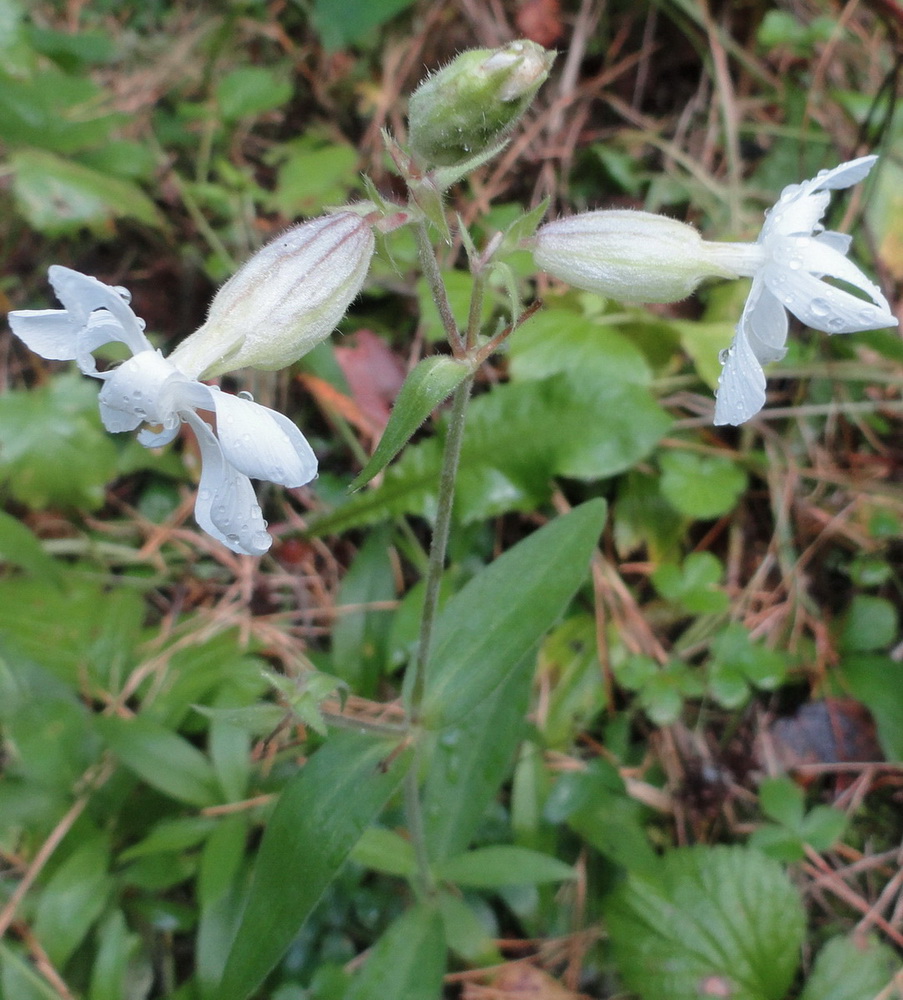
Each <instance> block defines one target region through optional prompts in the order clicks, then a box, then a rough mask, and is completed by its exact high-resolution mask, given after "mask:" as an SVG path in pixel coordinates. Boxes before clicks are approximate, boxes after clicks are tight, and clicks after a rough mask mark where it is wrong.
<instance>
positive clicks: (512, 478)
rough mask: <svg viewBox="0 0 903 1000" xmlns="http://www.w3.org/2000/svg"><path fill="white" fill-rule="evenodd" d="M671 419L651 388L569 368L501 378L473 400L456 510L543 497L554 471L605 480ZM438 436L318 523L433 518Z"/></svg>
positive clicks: (473, 517)
mask: <svg viewBox="0 0 903 1000" xmlns="http://www.w3.org/2000/svg"><path fill="white" fill-rule="evenodd" d="M669 424H670V419H669V417H668V416H667V414H666V413H665V412H664V411H663V410H662V409H661V407H659V405H658V404H657V403H656V402H655V400H654V399H653V398H652V396H651V395H650V393H649V391H648V390H647V389H646V388H645V387H643V386H640V385H636V384H634V383H631V382H626V381H614V380H612V381H608V382H601V383H599V384H598V385H595V386H593V387H592V388H591V387H590V386H589V385H588V384H583V383H580V382H577V383H576V384H575V382H574V381H573V379H572V378H571V376H570V374H565V373H559V374H556V375H551V376H549V377H548V378H545V379H535V380H530V381H522V382H512V383H508V384H505V385H499V386H495V387H494V388H493V389H492V390H491V391H490V392H488V393H486V394H485V395H483V396H479V397H477V398H476V399H474V400H473V402H472V403H471V404H470V408H469V409H468V412H467V425H466V429H465V433H464V443H463V447H462V453H461V463H460V468H459V473H458V484H457V489H456V491H455V505H456V506H455V511H456V517H457V518H458V519H459V520H460V521H462V522H464V523H475V522H478V521H482V520H485V519H486V518H487V517H493V516H495V515H497V514H501V513H504V512H505V511H509V510H533V509H535V507H536V506H537V505H539V504H542V503H545V502H546V501H547V500H548V499H549V497H550V495H551V491H552V485H553V479H554V477H555V476H568V477H571V478H575V479H581V480H595V479H604V478H607V477H610V476H614V475H617V474H619V473H621V472H624V471H625V470H626V469H629V468H630V467H631V466H632V465H634V464H635V463H636V462H638V461H639V460H640V459H642V458H644V457H645V456H646V455H648V454H649V452H650V451H651V450H652V449H653V448H654V447H655V445H656V444H657V443H658V441H659V440H660V439H661V437H662V436H663V435H664V433H665V432H666V430H667V428H668V426H669ZM441 460H442V459H441V449H440V447H439V443H438V441H437V440H436V439H435V438H431V439H428V440H426V441H423V442H420V443H418V444H415V445H409V446H408V448H407V449H406V450H405V452H404V454H403V455H402V456H401V458H400V459H399V460H398V461H397V462H395V463H394V464H393V465H392V466H390V467H389V468H387V469H386V471H385V476H384V479H383V482H382V483H381V484H380V486H379V487H378V488H376V489H374V490H371V491H369V492H368V493H365V494H358V495H356V496H354V497H352V498H350V499H349V500H348V502H347V503H345V504H344V505H342V506H341V507H340V508H339V509H337V510H336V511H334V512H333V513H331V514H328V515H325V516H323V517H322V518H320V519H319V520H318V521H316V522H315V524H314V525H313V531H314V532H315V533H316V534H322V533H324V532H332V531H343V530H345V529H347V528H349V527H357V526H360V525H365V524H373V523H376V522H378V521H381V520H385V519H387V518H389V517H394V516H397V515H399V514H404V513H410V514H418V515H420V516H423V517H427V518H430V517H432V516H433V514H434V511H435V504H436V500H435V497H436V491H437V489H438V481H439V470H440V466H441Z"/></svg>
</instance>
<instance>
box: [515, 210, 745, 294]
mask: <svg viewBox="0 0 903 1000" xmlns="http://www.w3.org/2000/svg"><path fill="white" fill-rule="evenodd" d="M717 249H718V244H715V243H706V242H705V241H704V240H703V239H702V237H701V236H700V235H699V233H698V232H697V231H696V230H695V229H694V228H693V227H692V226H688V225H687V224H686V223H684V222H678V221H677V220H676V219H668V218H666V217H665V216H664V215H654V214H653V213H651V212H633V211H629V210H623V211H605V212H585V213H583V214H582V215H573V216H571V217H570V218H567V219H558V220H557V221H555V222H549V223H546V225H544V226H542V227H541V228H540V229H539V231H538V232H537V233H536V236H535V237H534V240H533V259H534V260H535V261H536V264H537V266H538V267H540V268H542V270H543V271H548V272H549V274H553V275H555V277H556V278H560V279H561V280H562V281H566V282H567V283H568V284H569V285H573V286H574V287H575V288H582V289H584V290H585V291H588V292H596V293H598V294H599V295H605V296H608V297H610V298H613V299H618V300H619V301H621V302H676V301H677V300H678V299H684V298H686V297H687V296H688V295H690V294H691V292H692V291H693V290H694V289H695V288H696V286H697V285H698V284H699V282H700V281H702V280H703V278H736V277H737V276H738V275H737V273H736V272H735V271H731V270H729V269H728V268H727V267H725V266H724V265H723V264H722V263H719V262H718V260H716V256H717Z"/></svg>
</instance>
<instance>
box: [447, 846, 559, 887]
mask: <svg viewBox="0 0 903 1000" xmlns="http://www.w3.org/2000/svg"><path fill="white" fill-rule="evenodd" d="M435 874H436V875H437V876H438V877H439V878H441V879H444V880H445V881H446V882H455V883H457V884H458V885H467V886H472V887H474V888H477V889H497V888H500V887H502V886H506V885H540V884H542V883H544V882H567V881H569V880H570V879H573V878H574V877H575V872H574V869H573V868H572V867H571V866H570V865H566V864H565V863H564V862H563V861H559V860H558V858H554V857H552V856H551V855H548V854H542V853H541V852H540V851H534V850H531V849H530V848H528V847H517V846H515V845H511V844H496V845H493V846H490V847H478V848H476V850H473V851H468V852H467V853H466V854H458V855H456V856H455V857H453V858H448V859H447V860H446V861H443V862H442V864H440V865H438V866H437V867H436V868H435Z"/></svg>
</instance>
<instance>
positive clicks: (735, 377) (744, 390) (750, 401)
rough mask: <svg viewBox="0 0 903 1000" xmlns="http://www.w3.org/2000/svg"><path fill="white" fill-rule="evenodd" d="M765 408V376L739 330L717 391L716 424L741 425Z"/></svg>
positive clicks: (730, 348)
mask: <svg viewBox="0 0 903 1000" xmlns="http://www.w3.org/2000/svg"><path fill="white" fill-rule="evenodd" d="M764 405H765V373H764V372H763V371H762V366H761V365H760V364H759V361H758V359H757V358H756V356H755V354H753V351H752V348H751V347H750V345H749V343H748V342H747V340H746V337H745V336H744V335H743V331H742V328H741V327H738V328H737V334H736V336H735V337H734V342H733V344H731V346H730V347H729V348H728V350H727V354H726V356H725V359H724V367H723V368H722V369H721V375H720V377H719V379H718V388H717V389H716V391H715V421H714V422H715V424H733V425H734V426H735V427H736V426H737V424H742V423H743V422H744V421H745V420H749V418H750V417H753V416H755V415H756V414H757V413H758V412H759V410H761V409H762V407H763V406H764Z"/></svg>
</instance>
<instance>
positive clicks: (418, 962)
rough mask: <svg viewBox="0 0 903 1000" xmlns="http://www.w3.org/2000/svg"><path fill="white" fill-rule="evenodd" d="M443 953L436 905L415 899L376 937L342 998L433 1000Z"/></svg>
mask: <svg viewBox="0 0 903 1000" xmlns="http://www.w3.org/2000/svg"><path fill="white" fill-rule="evenodd" d="M445 954H446V948H445V932H444V930H443V926H442V917H441V916H440V915H439V910H438V908H437V907H436V906H435V905H434V904H432V903H418V904H417V905H416V906H413V907H411V909H410V910H408V911H407V913H405V914H403V915H402V916H401V917H399V918H398V920H396V921H395V923H393V924H392V926H391V927H390V928H389V929H388V930H387V931H386V933H385V934H383V936H382V937H381V938H380V939H379V941H377V943H376V946H375V947H374V948H373V951H372V952H371V953H370V955H369V956H368V958H367V961H366V963H365V964H364V968H363V969H362V971H361V972H360V973H359V974H358V976H357V977H356V978H355V979H354V980H353V981H352V983H351V985H350V987H349V988H348V992H347V993H346V994H345V1000H373V998H375V997H385V998H386V1000H436V998H437V997H439V996H440V995H441V993H442V976H443V975H444V973H445Z"/></svg>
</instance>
